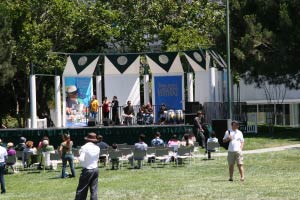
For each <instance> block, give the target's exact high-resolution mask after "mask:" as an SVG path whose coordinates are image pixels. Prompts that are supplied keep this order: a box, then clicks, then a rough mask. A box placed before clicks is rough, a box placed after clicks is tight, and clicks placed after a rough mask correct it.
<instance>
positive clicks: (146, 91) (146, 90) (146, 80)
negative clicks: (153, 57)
mask: <svg viewBox="0 0 300 200" xmlns="http://www.w3.org/2000/svg"><path fill="white" fill-rule="evenodd" d="M148 102H149V74H145V75H144V104H145V105H146V104H147V103H148Z"/></svg>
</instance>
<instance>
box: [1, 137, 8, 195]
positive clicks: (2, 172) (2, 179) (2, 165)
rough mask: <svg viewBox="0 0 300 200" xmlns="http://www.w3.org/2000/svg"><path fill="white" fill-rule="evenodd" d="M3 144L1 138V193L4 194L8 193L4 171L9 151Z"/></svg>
mask: <svg viewBox="0 0 300 200" xmlns="http://www.w3.org/2000/svg"><path fill="white" fill-rule="evenodd" d="M1 144H2V140H1V139H0V185H1V194H4V193H6V189H5V180H4V172H5V162H6V160H7V151H6V149H5V148H4V147H2V146H1Z"/></svg>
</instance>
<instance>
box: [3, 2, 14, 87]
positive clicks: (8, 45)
mask: <svg viewBox="0 0 300 200" xmlns="http://www.w3.org/2000/svg"><path fill="white" fill-rule="evenodd" d="M12 48H13V40H12V37H11V19H10V18H9V11H8V9H7V8H6V6H5V5H4V3H3V2H0V86H4V85H5V84H7V83H8V82H9V81H10V80H11V78H12V77H13V75H14V72H15V69H14V68H13V67H12V65H11V58H12Z"/></svg>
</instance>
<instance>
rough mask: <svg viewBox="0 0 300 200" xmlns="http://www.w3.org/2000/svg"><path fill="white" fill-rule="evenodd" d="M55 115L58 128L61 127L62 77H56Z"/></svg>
mask: <svg viewBox="0 0 300 200" xmlns="http://www.w3.org/2000/svg"><path fill="white" fill-rule="evenodd" d="M54 84H55V114H56V122H55V126H56V127H61V91H60V76H55V78H54Z"/></svg>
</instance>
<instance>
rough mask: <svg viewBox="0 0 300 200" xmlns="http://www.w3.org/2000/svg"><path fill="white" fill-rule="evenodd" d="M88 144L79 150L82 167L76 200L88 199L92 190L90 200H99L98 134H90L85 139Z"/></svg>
mask: <svg viewBox="0 0 300 200" xmlns="http://www.w3.org/2000/svg"><path fill="white" fill-rule="evenodd" d="M84 139H85V140H86V144H85V145H83V146H82V147H81V148H80V150H79V154H80V156H79V161H80V164H81V166H82V168H83V169H82V172H81V174H80V178H79V183H78V186H77V190H76V196H75V200H84V199H86V197H87V193H88V189H89V188H90V192H91V195H90V199H91V200H98V176H99V169H98V159H99V154H100V148H99V147H98V146H97V145H96V143H97V142H98V139H97V135H96V133H89V134H88V136H87V137H85V138H84Z"/></svg>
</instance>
